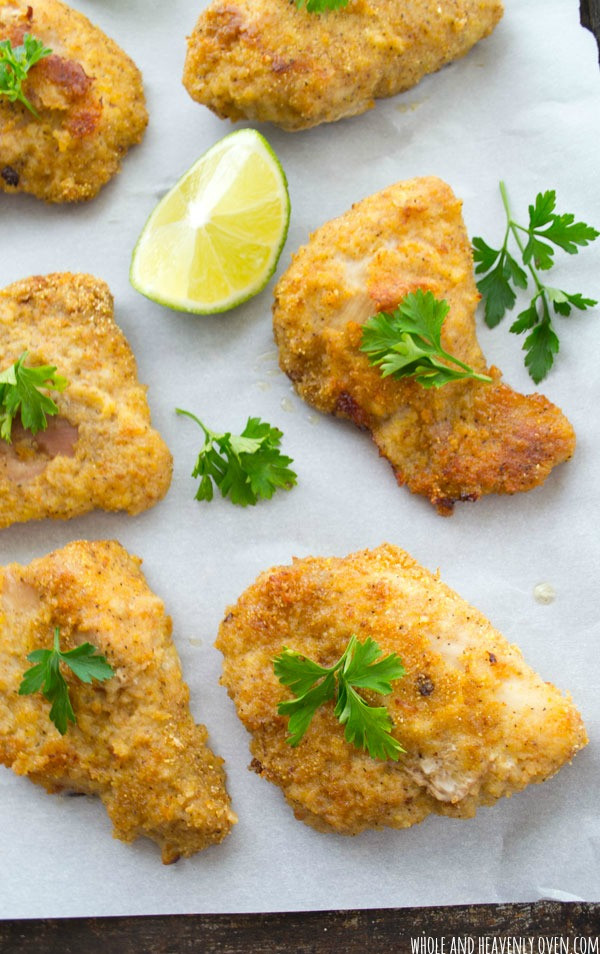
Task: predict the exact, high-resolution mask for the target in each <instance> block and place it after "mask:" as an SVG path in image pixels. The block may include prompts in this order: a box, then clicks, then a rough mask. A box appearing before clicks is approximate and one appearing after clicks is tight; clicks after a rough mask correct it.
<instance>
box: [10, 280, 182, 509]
mask: <svg viewBox="0 0 600 954" xmlns="http://www.w3.org/2000/svg"><path fill="white" fill-rule="evenodd" d="M25 351H27V352H28V357H27V359H26V362H25V363H26V364H28V365H30V366H36V365H44V364H50V365H55V366H56V367H57V368H58V373H59V374H61V375H63V376H64V377H66V378H67V379H68V381H69V385H68V387H67V388H66V390H65V391H63V392H62V393H60V394H59V393H54V392H52V398H53V400H54V401H55V403H56V404H57V406H58V409H59V410H58V415H57V416H55V417H49V418H48V428H47V430H45V431H40V432H39V433H38V434H36V435H35V436H32V435H31V433H30V432H29V431H24V430H23V429H22V428H21V426H20V424H19V425H17V424H16V422H15V423H14V424H13V433H12V443H11V444H7V443H6V442H5V441H0V527H7V526H8V525H9V524H11V523H17V522H22V521H25V520H36V519H39V518H41V517H58V518H61V519H64V518H67V517H75V516H78V515H79V514H82V513H87V511H89V510H93V509H94V508H95V507H101V508H102V509H104V510H126V511H127V512H128V513H130V514H136V513H139V512H140V511H142V510H146V509H147V508H148V507H152V506H153V505H154V504H155V503H157V502H158V501H159V500H160V499H161V498H162V497H163V496H164V495H165V493H166V492H167V490H168V487H169V484H170V481H171V472H172V466H173V461H172V458H171V454H170V452H169V450H168V448H167V446H166V445H165V443H164V441H163V439H162V438H161V436H160V435H159V434H158V432H157V431H155V430H154V429H153V428H152V426H151V423H150V410H149V407H148V401H147V399H146V389H145V388H144V387H142V385H140V383H139V382H138V379H137V368H136V364H135V358H134V357H133V354H132V353H131V349H130V347H129V345H128V343H127V341H126V340H125V337H124V335H123V333H122V331H121V330H120V329H119V328H118V327H117V325H116V324H115V322H114V318H113V299H112V296H111V294H110V291H109V289H108V287H107V285H106V284H105V283H104V282H102V281H99V280H98V279H97V278H93V277H92V276H91V275H70V274H68V273H65V274H60V273H59V274H55V275H47V276H45V277H42V276H36V277H33V278H28V279H25V280H23V281H20V282H15V284H13V285H9V286H8V287H7V288H5V289H3V290H0V369H2V370H4V369H5V368H7V367H9V366H10V365H11V364H12V363H13V362H14V361H16V360H17V358H18V357H20V355H21V354H22V353H23V352H25Z"/></svg>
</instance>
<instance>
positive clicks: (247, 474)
mask: <svg viewBox="0 0 600 954" xmlns="http://www.w3.org/2000/svg"><path fill="white" fill-rule="evenodd" d="M176 410H177V413H178V414H185V415H186V417H191V419H192V420H193V421H195V422H196V424H198V425H199V426H200V427H201V428H202V430H203V431H204V445H203V447H202V449H201V451H200V453H199V455H198V460H197V461H196V466H195V467H194V469H193V471H192V477H199V478H200V486H199V487H198V490H197V492H196V500H212V499H213V483H214V484H215V485H216V486H217V487H218V488H219V489H220V491H221V496H222V497H229V499H230V500H231V502H232V503H234V504H239V505H240V506H241V507H247V506H248V504H250V505H251V506H254V504H255V503H257V501H258V500H259V499H260V498H262V499H265V500H268V499H270V498H271V497H272V496H273V494H274V493H275V491H276V490H277V489H278V488H283V489H285V490H289V489H290V487H293V486H294V484H295V483H296V477H297V475H296V474H295V473H294V471H293V470H290V468H289V464H292V463H293V460H292V458H291V457H285V456H284V455H283V454H282V453H281V451H280V450H279V444H280V443H281V438H282V437H283V433H282V432H281V431H280V430H278V429H277V428H276V427H271V425H270V424H267V423H266V421H261V419H260V418H259V417H249V418H248V422H247V424H246V426H245V428H244V430H243V431H242V433H241V434H240V435H235V434H230V433H229V432H228V431H227V432H226V433H224V434H217V433H215V431H211V430H209V428H207V427H205V425H204V424H203V423H202V421H201V420H200V419H199V418H197V417H196V416H195V414H190V412H189V411H183V410H181V408H176Z"/></svg>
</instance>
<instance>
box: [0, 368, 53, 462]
mask: <svg viewBox="0 0 600 954" xmlns="http://www.w3.org/2000/svg"><path fill="white" fill-rule="evenodd" d="M26 357H27V351H24V352H23V354H22V355H21V357H20V358H18V359H17V360H16V361H15V363H14V364H11V366H10V368H7V369H6V371H2V372H0V438H2V440H4V441H7V442H8V443H9V444H10V443H11V439H12V423H13V421H14V419H15V417H16V416H17V414H20V416H21V424H22V425H23V427H24V428H25V429H26V430H28V431H31V433H32V434H37V432H38V431H44V430H45V429H46V428H47V426H48V421H47V420H46V415H47V414H50V415H52V414H58V407H57V405H56V404H55V403H54V401H53V400H52V398H50V397H48V395H47V394H44V393H43V392H42V391H41V390H40V388H44V389H48V388H52V389H53V390H54V391H64V389H65V388H66V387H67V385H68V383H69V382H68V381H67V379H66V378H63V377H61V375H60V374H56V368H55V367H54V366H53V365H50V364H43V365H40V366H38V367H37V368H29V367H25V364H24V361H25V358H26Z"/></svg>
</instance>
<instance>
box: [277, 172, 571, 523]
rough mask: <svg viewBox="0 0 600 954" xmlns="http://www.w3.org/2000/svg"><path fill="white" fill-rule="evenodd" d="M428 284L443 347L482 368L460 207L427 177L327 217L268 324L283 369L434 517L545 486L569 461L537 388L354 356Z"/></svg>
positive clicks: (567, 428)
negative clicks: (389, 370) (374, 329)
mask: <svg viewBox="0 0 600 954" xmlns="http://www.w3.org/2000/svg"><path fill="white" fill-rule="evenodd" d="M417 288H421V289H423V290H424V291H426V290H430V291H432V292H433V294H434V295H435V296H436V298H438V299H446V301H447V302H448V304H449V305H450V312H449V314H448V316H447V318H446V320H445V322H444V325H443V328H442V345H443V347H444V348H445V349H446V351H448V352H449V353H450V354H453V355H455V356H456V357H457V358H459V359H461V360H462V361H463V362H465V363H466V364H468V365H469V366H470V367H472V368H473V369H474V370H475V371H477V372H480V373H485V372H486V362H485V359H484V357H483V354H482V352H481V349H480V347H479V344H478V342H477V337H476V333H475V309H476V307H477V303H478V301H479V297H480V296H479V293H478V291H477V288H476V285H475V281H474V277H473V258H472V252H471V245H470V242H469V239H468V236H467V232H466V229H465V226H464V223H463V220H462V215H461V203H460V201H459V200H458V199H457V198H456V197H455V196H454V195H453V193H452V191H451V189H450V188H449V186H447V185H446V184H445V183H444V182H442V181H441V180H440V179H436V178H433V177H429V178H420V179H411V180H409V181H407V182H400V183H397V184H396V185H393V186H391V187H390V188H388V189H384V190H383V191H382V192H379V193H377V194H375V195H372V196H370V197H368V198H366V199H364V200H363V201H362V202H358V203H357V204H356V205H354V206H353V207H352V209H351V210H350V211H349V212H346V213H345V214H344V215H342V216H340V217H339V218H337V219H334V220H333V221H331V222H328V223H326V224H325V225H323V226H322V227H321V228H320V229H318V230H317V231H316V232H315V233H314V234H313V235H312V236H311V238H310V241H309V243H308V244H307V245H305V246H304V247H302V248H301V249H300V250H299V252H298V253H297V254H296V255H295V256H294V257H293V260H292V264H291V266H290V267H289V268H288V270H287V272H285V274H284V275H283V276H282V277H281V279H280V280H279V282H278V284H277V286H276V288H275V303H274V306H273V327H274V334H275V340H276V342H277V344H278V346H279V361H280V365H281V368H282V369H283V370H284V371H285V372H286V374H288V375H289V377H290V378H291V380H292V381H293V383H294V386H295V388H296V390H297V391H298V393H299V394H300V395H301V396H302V397H303V398H304V399H305V400H306V401H308V403H309V404H312V405H313V406H314V407H316V408H318V410H320V411H325V412H327V413H330V414H335V415H337V416H338V417H344V418H349V419H350V420H352V421H354V423H355V424H357V425H358V426H359V427H360V428H363V429H364V430H367V431H370V433H371V435H372V437H373V439H374V441H375V443H376V444H377V446H378V448H379V451H380V453H381V454H382V455H383V456H384V457H386V458H387V459H388V460H389V461H390V463H391V465H392V467H393V469H394V473H395V475H396V479H397V481H398V483H399V484H401V485H402V484H406V485H407V486H408V487H409V489H410V490H411V491H412V492H413V493H416V494H422V495H424V496H425V497H428V498H429V500H430V501H431V502H432V503H433V504H434V506H435V507H436V508H437V510H438V512H439V513H440V514H443V515H448V514H450V513H452V509H453V506H454V503H455V501H457V500H476V499H477V498H479V497H480V496H481V495H482V494H489V493H497V494H513V493H516V492H517V491H525V490H531V489H532V488H533V487H537V486H538V484H541V483H542V482H543V481H544V480H545V479H546V477H547V476H548V474H549V473H550V471H551V470H552V468H553V467H554V466H555V465H556V464H559V463H561V462H563V461H565V460H568V459H569V457H571V455H572V454H573V451H574V449H575V436H574V433H573V429H572V427H571V425H570V424H569V422H568V421H567V420H566V418H565V417H564V415H563V414H562V412H561V411H560V410H559V409H558V408H557V407H555V406H554V405H553V404H551V403H550V402H549V401H548V400H547V399H546V398H545V397H543V396H542V395H541V394H532V395H526V396H524V395H521V394H517V393H516V392H515V391H513V390H512V389H511V388H510V387H508V386H507V385H506V384H503V383H501V381H500V377H501V375H500V372H499V371H498V369H497V368H489V369H487V373H488V374H490V375H491V376H492V377H493V383H492V384H486V383H480V382H478V381H475V380H472V379H471V380H465V381H457V382H451V383H450V384H446V385H444V386H443V387H441V388H439V390H435V389H431V390H427V389H425V388H423V387H422V386H421V385H420V384H418V383H417V382H416V381H414V380H413V379H407V378H406V379H403V380H394V379H392V378H391V377H389V378H385V379H384V378H382V376H381V373H380V371H379V369H378V368H377V367H373V366H371V365H370V364H369V360H368V358H367V356H366V355H365V354H363V353H362V352H361V351H360V350H359V347H360V343H361V336H362V324H363V323H364V322H365V321H366V320H367V319H368V318H369V317H371V316H372V315H374V314H376V313H377V312H379V311H387V312H390V311H393V310H394V309H395V307H396V306H397V305H398V303H399V302H400V301H401V300H402V298H404V297H405V295H407V294H408V293H409V292H414V291H415V290H416V289H417Z"/></svg>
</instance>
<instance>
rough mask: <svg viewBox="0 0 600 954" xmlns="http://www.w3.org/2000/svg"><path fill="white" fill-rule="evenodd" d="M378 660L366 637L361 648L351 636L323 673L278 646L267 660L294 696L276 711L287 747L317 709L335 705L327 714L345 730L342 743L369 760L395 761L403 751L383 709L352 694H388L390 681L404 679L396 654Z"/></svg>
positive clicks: (299, 736)
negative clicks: (284, 719)
mask: <svg viewBox="0 0 600 954" xmlns="http://www.w3.org/2000/svg"><path fill="white" fill-rule="evenodd" d="M380 657H381V649H380V648H379V646H378V645H377V643H376V642H375V640H374V639H371V638H370V637H367V639H366V640H365V641H364V643H361V642H360V641H359V640H358V639H357V637H356V636H351V637H350V640H349V642H348V645H347V647H346V649H345V651H344V653H343V654H342V656H341V657H340V658H339V659H338V661H337V662H336V663H335V665H333V666H330V667H329V668H325V667H324V666H320V665H319V664H318V663H316V662H314V661H313V660H312V659H307V658H306V656H303V655H302V654H301V653H297V652H295V651H294V650H292V649H287V648H285V647H284V649H283V652H282V653H281V654H280V655H279V656H276V657H275V659H274V660H273V669H274V671H275V675H276V676H277V678H278V679H279V681H280V682H281V683H282V685H284V686H288V687H289V688H290V689H291V690H292V692H293V693H295V696H296V698H295V699H285V700H284V701H283V702H280V703H279V705H278V706H277V711H278V712H279V714H280V715H287V716H289V722H288V731H289V736H288V740H287V741H288V743H289V744H290V745H291V746H294V747H295V746H297V745H298V744H299V742H300V741H301V739H302V737H303V735H304V733H305V732H306V730H307V728H308V726H309V725H310V722H311V719H312V717H313V716H314V714H315V712H316V711H317V709H319V708H320V707H321V706H322V705H324V704H325V703H327V702H330V701H332V700H335V708H334V710H333V711H334V714H335V715H336V717H337V718H338V719H339V721H340V722H341V724H342V725H343V726H345V731H344V738H345V739H346V741H347V742H350V743H351V744H352V745H354V746H355V747H356V748H357V749H365V750H366V751H368V753H369V755H370V756H371V758H374V759H393V760H394V761H398V758H399V755H400V753H401V752H404V749H403V748H402V746H401V745H400V743H399V742H398V740H397V739H395V738H394V737H393V735H392V734H391V733H392V729H393V723H392V720H391V719H390V717H389V715H388V711H387V709H386V707H385V706H379V707H377V706H370V705H368V703H367V702H365V700H364V699H363V698H362V696H361V695H360V694H359V693H358V692H356V689H357V688H358V689H369V690H371V691H372V692H378V693H380V694H381V695H389V693H390V692H391V691H392V686H391V683H392V681H393V680H395V679H401V678H402V676H404V674H405V670H404V666H403V665H402V662H401V660H400V658H399V657H398V656H397V655H396V653H391V654H390V655H389V656H385V657H384V658H380Z"/></svg>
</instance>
